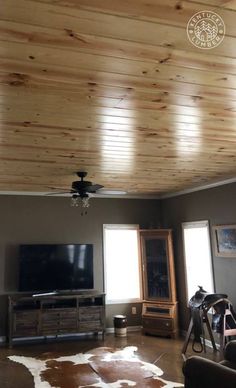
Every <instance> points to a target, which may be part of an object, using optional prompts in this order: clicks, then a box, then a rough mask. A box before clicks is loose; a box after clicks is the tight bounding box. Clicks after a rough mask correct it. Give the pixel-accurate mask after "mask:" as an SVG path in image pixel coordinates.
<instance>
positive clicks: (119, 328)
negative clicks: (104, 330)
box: [114, 315, 127, 337]
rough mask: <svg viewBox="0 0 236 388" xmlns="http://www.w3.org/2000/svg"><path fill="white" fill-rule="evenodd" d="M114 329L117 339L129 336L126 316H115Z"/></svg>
mask: <svg viewBox="0 0 236 388" xmlns="http://www.w3.org/2000/svg"><path fill="white" fill-rule="evenodd" d="M114 328H115V336H116V337H126V336H127V318H126V316H125V315H115V316H114Z"/></svg>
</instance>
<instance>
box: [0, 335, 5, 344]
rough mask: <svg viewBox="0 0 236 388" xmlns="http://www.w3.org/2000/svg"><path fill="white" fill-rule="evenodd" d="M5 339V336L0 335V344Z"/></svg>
mask: <svg viewBox="0 0 236 388" xmlns="http://www.w3.org/2000/svg"><path fill="white" fill-rule="evenodd" d="M6 340H7V339H6V336H0V344H5V343H6Z"/></svg>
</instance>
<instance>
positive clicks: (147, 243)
mask: <svg viewBox="0 0 236 388" xmlns="http://www.w3.org/2000/svg"><path fill="white" fill-rule="evenodd" d="M143 244H144V246H143V250H144V263H143V264H144V276H145V278H146V279H145V282H144V283H145V287H144V289H145V290H144V292H145V294H146V295H145V299H146V300H148V299H151V300H162V299H163V300H168V299H170V284H169V262H168V252H167V249H168V248H167V241H166V239H164V238H156V237H153V238H152V237H150V238H147V237H145V238H144V240H143Z"/></svg>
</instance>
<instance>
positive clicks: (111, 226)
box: [103, 224, 143, 304]
mask: <svg viewBox="0 0 236 388" xmlns="http://www.w3.org/2000/svg"><path fill="white" fill-rule="evenodd" d="M106 229H127V230H136V231H137V243H138V273H139V297H138V298H127V299H115V300H112V299H108V298H107V299H106V303H107V304H121V303H140V302H142V295H143V290H142V272H141V256H140V237H139V225H136V224H104V225H103V259H104V288H105V293H106V291H107V272H106V262H107V258H106V233H105V230H106ZM121 282H122V279H121Z"/></svg>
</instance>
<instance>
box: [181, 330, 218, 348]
mask: <svg viewBox="0 0 236 388" xmlns="http://www.w3.org/2000/svg"><path fill="white" fill-rule="evenodd" d="M180 335H181V337H186V335H187V331H186V330H181V332H180ZM201 339H202V341H203V338H202V337H201ZM190 340H193V334H191V337H190ZM215 341H216V339H215ZM205 344H206V346H207V347H208V348H211V349H213V346H212V343H211V341H210V340H208V339H206V338H205ZM215 344H216V348H217V349H220V344H218V343H217V342H215Z"/></svg>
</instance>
